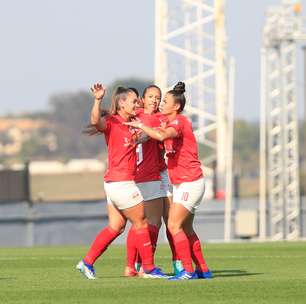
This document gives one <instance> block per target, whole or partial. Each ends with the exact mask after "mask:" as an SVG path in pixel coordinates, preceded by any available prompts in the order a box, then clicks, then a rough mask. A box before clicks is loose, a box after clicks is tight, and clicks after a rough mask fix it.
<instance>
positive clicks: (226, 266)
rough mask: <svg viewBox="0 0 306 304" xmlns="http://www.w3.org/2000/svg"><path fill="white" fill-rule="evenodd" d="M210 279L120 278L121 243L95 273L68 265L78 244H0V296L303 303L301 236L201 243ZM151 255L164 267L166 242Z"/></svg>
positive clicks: (304, 246) (304, 248)
mask: <svg viewBox="0 0 306 304" xmlns="http://www.w3.org/2000/svg"><path fill="white" fill-rule="evenodd" d="M204 250H205V254H206V258H207V262H208V264H209V266H210V269H211V270H212V271H213V273H214V279H212V280H193V281H180V282H170V281H166V280H156V279H155V280H152V279H142V278H124V277H122V276H121V275H122V272H123V268H124V256H125V249H124V247H123V246H115V245H114V246H111V247H110V248H109V250H108V251H107V252H106V253H105V254H104V256H103V258H102V259H100V260H99V261H98V262H97V264H96V270H97V280H95V281H89V280H86V279H85V278H84V277H82V276H81V275H80V274H79V273H78V272H77V271H76V270H75V269H74V267H75V264H76V263H77V262H78V260H79V259H80V257H81V256H83V255H84V253H85V251H86V248H85V247H44V248H1V249H0V262H1V267H0V269H1V272H0V303H1V304H10V303H22V304H26V303H41V304H42V303H44V304H45V303H58V304H61V303H71V304H72V303H73V304H76V303H82V304H87V303H88V304H89V303H126V304H128V303H133V304H135V303H158V304H161V303H186V304H187V303H257V304H260V303H278V304H279V303H286V304H288V303H306V242H295V243H266V244H259V243H252V244H250V243H248V244H241V243H240V244H207V245H205V248H204ZM156 262H157V264H158V265H160V266H161V267H162V268H163V269H164V270H165V271H166V272H170V271H171V267H170V251H169V249H168V247H167V246H166V245H163V246H160V247H159V248H158V251H157V258H156Z"/></svg>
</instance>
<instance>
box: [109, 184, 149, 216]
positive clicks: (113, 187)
mask: <svg viewBox="0 0 306 304" xmlns="http://www.w3.org/2000/svg"><path fill="white" fill-rule="evenodd" d="M104 190H105V193H106V199H107V203H108V204H112V205H114V206H116V207H117V208H118V209H119V210H124V209H127V208H130V207H133V206H136V205H138V204H140V203H141V202H142V201H143V197H142V195H141V192H140V190H139V189H138V187H137V185H136V183H135V182H134V181H125V182H104Z"/></svg>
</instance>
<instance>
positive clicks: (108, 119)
mask: <svg viewBox="0 0 306 304" xmlns="http://www.w3.org/2000/svg"><path fill="white" fill-rule="evenodd" d="M104 119H105V129H104V130H103V133H109V131H110V129H111V119H112V116H110V115H108V116H106V117H105V118H104Z"/></svg>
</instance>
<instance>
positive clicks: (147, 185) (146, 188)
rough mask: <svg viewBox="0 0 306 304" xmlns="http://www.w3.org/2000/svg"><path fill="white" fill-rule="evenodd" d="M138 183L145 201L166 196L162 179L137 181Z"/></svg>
mask: <svg viewBox="0 0 306 304" xmlns="http://www.w3.org/2000/svg"><path fill="white" fill-rule="evenodd" d="M136 185H137V187H138V188H139V190H140V192H141V194H142V197H143V199H144V201H149V200H153V199H156V198H160V197H165V196H166V192H165V191H164V188H163V187H162V183H161V181H160V180H157V181H151V182H143V183H137V184H136Z"/></svg>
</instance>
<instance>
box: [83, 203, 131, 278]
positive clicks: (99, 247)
mask: <svg viewBox="0 0 306 304" xmlns="http://www.w3.org/2000/svg"><path fill="white" fill-rule="evenodd" d="M107 209H108V218H109V223H108V226H107V227H106V228H104V229H102V230H101V231H100V232H99V233H98V235H97V236H96V238H95V240H94V241H93V243H92V244H91V246H90V248H89V251H88V252H87V254H86V256H85V257H84V259H83V260H82V261H80V262H79V263H78V265H77V269H78V270H80V271H81V272H82V273H83V274H84V275H85V276H86V277H87V278H88V279H94V278H95V270H94V267H93V265H94V263H95V262H96V260H97V259H98V258H99V257H100V256H101V255H102V254H103V252H104V251H105V250H106V249H107V247H108V246H109V244H110V243H112V241H113V240H114V239H116V238H117V237H118V236H119V235H120V233H122V231H123V230H124V227H125V224H126V218H125V217H124V216H123V215H122V213H121V212H120V211H119V210H118V209H117V208H116V207H115V206H114V205H113V204H111V203H108V204H107Z"/></svg>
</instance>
